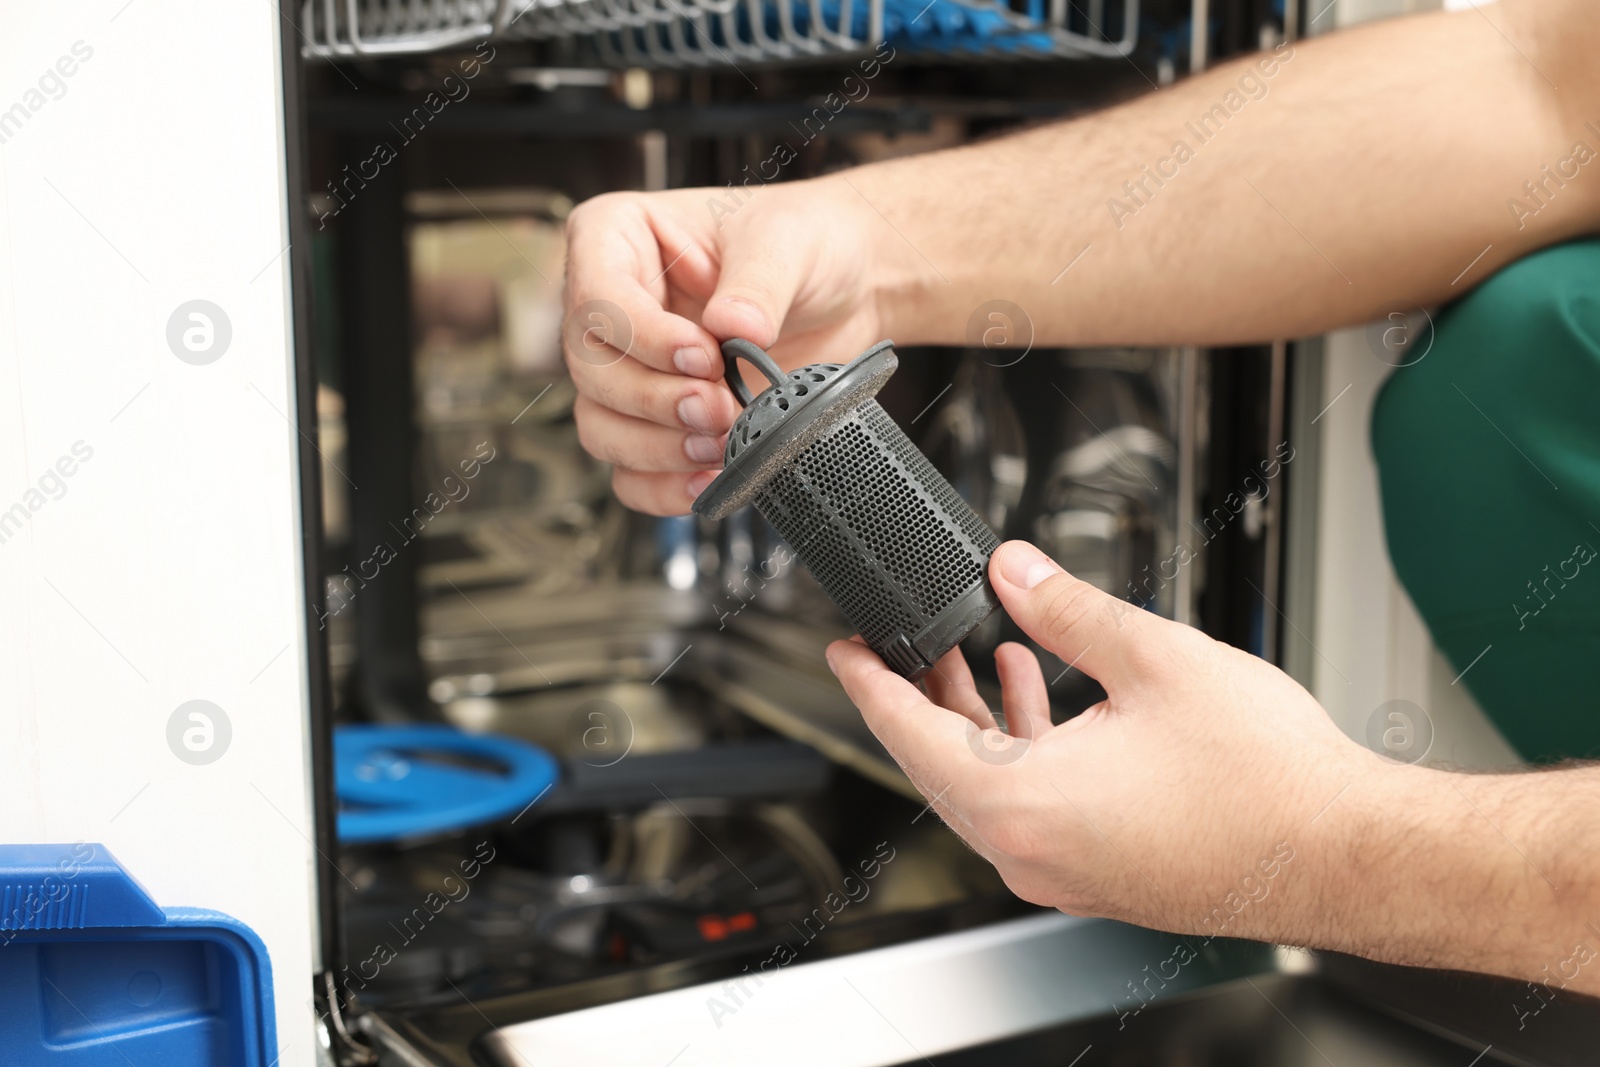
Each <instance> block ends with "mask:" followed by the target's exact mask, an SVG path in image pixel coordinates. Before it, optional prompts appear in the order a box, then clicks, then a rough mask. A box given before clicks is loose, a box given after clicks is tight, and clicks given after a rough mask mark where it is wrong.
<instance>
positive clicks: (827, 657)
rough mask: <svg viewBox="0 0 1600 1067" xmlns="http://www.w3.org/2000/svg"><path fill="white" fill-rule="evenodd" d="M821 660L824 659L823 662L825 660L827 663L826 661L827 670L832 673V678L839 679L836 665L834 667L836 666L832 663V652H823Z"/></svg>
mask: <svg viewBox="0 0 1600 1067" xmlns="http://www.w3.org/2000/svg"><path fill="white" fill-rule="evenodd" d="M822 658H823V659H825V660H827V661H828V669H829V670H830V671H832V672H833V676H834V677H835V678H837V677H839V668H838V666H837V665H836V664H835V663H834V662H833V653H832V652H831V651H829V652H824V653H823V654H822Z"/></svg>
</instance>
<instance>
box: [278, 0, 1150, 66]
mask: <svg viewBox="0 0 1600 1067" xmlns="http://www.w3.org/2000/svg"><path fill="white" fill-rule="evenodd" d="M299 29H300V32H301V34H302V36H303V37H304V39H305V41H306V44H305V45H304V46H303V48H302V50H303V51H304V53H305V54H306V55H307V56H309V57H313V58H320V59H342V58H350V57H359V56H389V55H411V54H418V53H423V52H433V51H438V50H440V49H446V48H452V47H456V46H460V45H465V44H470V43H473V42H476V41H481V40H485V39H489V38H495V39H501V40H532V41H573V42H576V43H579V44H580V45H582V46H584V48H585V49H586V50H587V52H588V54H589V56H590V58H592V59H593V61H594V62H597V63H599V64H601V65H604V66H610V67H717V66H722V67H741V66H743V65H744V64H747V63H748V64H774V63H783V62H789V61H798V60H806V59H818V58H838V57H846V56H850V55H856V54H865V53H871V52H873V51H875V50H877V49H879V48H880V47H881V46H882V45H884V44H887V45H888V46H890V47H891V48H893V49H894V50H895V51H896V52H899V51H901V50H905V51H908V52H911V53H914V54H921V55H941V56H946V57H949V58H963V57H965V58H972V59H996V58H1015V59H1023V58H1041V59H1043V58H1052V57H1066V58H1082V57H1090V56H1125V55H1127V54H1128V53H1130V52H1131V51H1132V50H1133V47H1134V45H1135V43H1136V42H1137V40H1138V29H1139V0H304V3H303V5H302V7H301V23H300V26H299ZM1113 33H1115V36H1113V35H1112V34H1113Z"/></svg>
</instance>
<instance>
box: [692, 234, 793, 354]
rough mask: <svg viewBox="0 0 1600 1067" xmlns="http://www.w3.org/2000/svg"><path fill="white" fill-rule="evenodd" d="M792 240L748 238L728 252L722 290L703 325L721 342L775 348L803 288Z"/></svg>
mask: <svg viewBox="0 0 1600 1067" xmlns="http://www.w3.org/2000/svg"><path fill="white" fill-rule="evenodd" d="M792 247H793V246H792V245H790V244H789V243H788V242H786V241H773V240H762V239H759V238H757V237H756V235H754V234H744V235H742V239H740V240H735V241H733V242H731V243H730V244H729V245H728V246H727V247H726V248H724V249H723V252H722V269H721V272H720V273H719V275H718V278H717V288H716V291H715V292H714V293H712V294H711V299H710V300H708V301H706V309H705V313H704V314H703V315H701V317H700V324H701V325H702V326H704V327H705V328H706V330H707V331H708V332H709V333H710V334H711V335H712V336H713V337H715V338H717V339H718V340H720V341H726V340H727V339H729V338H730V337H743V338H744V339H745V340H747V341H750V342H752V343H754V344H756V345H758V346H760V347H761V348H771V347H772V346H773V344H775V343H776V342H777V340H778V331H779V330H780V329H781V328H782V327H783V320H784V317H785V316H786V315H788V314H789V305H790V304H792V303H793V302H794V295H795V292H796V290H797V289H799V287H800V264H799V262H798V259H797V257H795V256H794V255H793V254H786V253H785V251H784V249H786V248H788V249H790V250H791V252H792Z"/></svg>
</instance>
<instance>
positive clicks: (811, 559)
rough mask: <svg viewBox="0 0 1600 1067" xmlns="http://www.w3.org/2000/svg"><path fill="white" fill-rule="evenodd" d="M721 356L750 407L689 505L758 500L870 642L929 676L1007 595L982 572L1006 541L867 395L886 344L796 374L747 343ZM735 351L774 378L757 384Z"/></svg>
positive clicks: (890, 359) (879, 382) (726, 508)
mask: <svg viewBox="0 0 1600 1067" xmlns="http://www.w3.org/2000/svg"><path fill="white" fill-rule="evenodd" d="M723 357H724V359H725V361H726V363H727V380H728V384H729V386H730V388H732V389H733V391H734V394H735V395H736V396H738V398H739V399H740V400H741V401H742V402H743V403H744V405H745V410H744V412H743V413H742V414H741V415H740V416H739V418H738V419H737V420H736V421H735V423H734V425H733V429H732V430H731V431H730V432H729V434H728V443H727V446H726V448H725V450H724V459H725V461H726V468H725V469H724V470H723V472H722V473H721V474H720V475H718V476H717V478H716V480H715V481H713V482H712V483H711V485H710V486H708V487H707V488H706V491H705V492H704V493H702V494H701V495H700V498H699V499H698V500H696V501H695V503H694V510H695V511H696V512H697V513H699V514H701V515H705V516H707V517H709V518H721V517H722V516H724V515H727V514H728V513H729V512H731V511H733V510H734V509H736V508H739V507H742V506H744V505H745V504H748V503H753V504H754V505H755V507H756V510H757V511H759V512H760V513H761V515H762V517H763V518H765V519H766V520H767V521H768V522H769V523H771V524H772V526H773V527H774V528H775V529H776V530H777V531H778V533H779V534H780V535H781V536H782V537H783V538H784V540H785V541H787V542H788V543H789V545H790V546H791V547H792V548H793V549H794V551H795V554H796V555H797V556H798V557H799V558H800V561H801V562H802V563H803V564H805V566H806V569H807V570H809V571H810V572H811V573H812V575H813V576H814V577H815V578H816V579H817V581H818V583H819V584H821V586H822V588H823V589H824V590H825V591H826V592H827V593H828V595H829V597H830V598H831V599H832V600H833V601H834V603H835V604H837V605H838V606H839V608H840V610H842V611H843V612H844V614H845V616H846V617H847V618H848V619H849V620H850V622H851V623H852V624H853V625H854V626H855V627H856V629H857V631H858V632H859V633H860V634H861V636H862V637H863V638H864V639H865V640H866V642H867V644H868V645H869V646H870V647H871V648H872V649H873V650H874V651H875V652H877V653H878V654H879V655H880V656H882V657H883V659H884V661H885V662H886V663H888V664H889V666H890V667H892V668H894V669H895V670H896V671H898V672H899V673H900V674H902V675H905V676H906V677H908V678H913V679H915V678H919V677H921V676H922V675H923V674H925V673H926V672H927V671H928V670H929V669H931V667H932V665H933V663H934V662H936V661H937V660H938V658H939V657H940V656H942V655H944V654H945V653H946V652H948V651H949V650H950V649H951V648H953V647H954V646H955V645H956V644H958V643H960V641H961V640H962V639H963V638H964V637H966V636H967V634H969V633H970V632H971V631H972V630H973V629H974V628H975V627H977V625H978V624H979V623H981V622H982V621H983V620H984V619H985V618H987V617H988V615H989V614H990V612H992V611H993V610H994V609H995V608H996V607H998V606H999V601H998V600H997V599H996V597H995V595H994V590H993V589H992V588H991V587H990V586H989V581H988V576H987V569H988V561H989V557H990V556H991V555H993V554H994V550H995V549H996V548H997V547H999V539H998V538H997V537H995V535H994V533H993V532H992V531H991V530H990V529H989V528H988V526H986V525H985V524H984V522H983V520H982V519H980V518H979V517H978V516H977V514H976V513H975V512H974V511H973V510H972V508H971V507H969V506H968V505H967V503H966V501H964V500H962V499H961V497H960V495H959V494H957V493H956V491H955V490H954V489H953V488H952V487H951V485H950V483H949V482H948V481H946V480H945V479H944V477H943V476H942V475H940V474H939V472H938V471H937V470H935V469H934V467H933V464H931V463H929V462H928V459H927V457H926V456H924V455H923V454H922V453H921V452H920V451H918V449H917V447H916V446H915V445H914V444H912V443H911V440H910V439H909V438H907V437H906V435H905V434H904V433H903V432H901V430H900V428H899V427H898V426H896V425H895V423H894V420H893V419H891V418H890V417H889V416H888V413H887V412H885V411H884V410H883V408H882V407H880V406H879V404H878V402H877V401H876V400H874V399H873V397H874V396H875V395H876V394H877V392H878V390H879V389H881V388H882V387H883V384H884V383H885V382H886V381H888V379H889V376H890V375H891V374H893V373H894V370H895V368H896V366H897V365H898V361H897V360H896V358H895V355H894V351H893V345H892V343H891V342H888V341H883V342H881V343H879V344H876V345H874V346H873V347H872V348H870V349H868V350H867V351H866V352H865V353H863V354H862V355H861V356H859V357H858V358H856V359H854V360H852V361H851V362H850V363H849V364H847V365H845V366H840V365H839V364H836V363H817V364H812V365H811V366H808V367H802V368H801V369H799V370H797V371H792V372H790V373H788V374H785V373H784V372H783V371H782V370H781V369H780V368H779V367H778V366H777V364H775V363H774V362H773V361H772V359H771V358H770V357H769V356H768V355H767V354H766V353H765V352H763V351H761V349H759V348H757V347H756V346H755V345H752V344H750V343H749V342H748V341H742V340H734V341H728V342H726V343H725V344H724V345H723ZM739 359H745V360H748V361H749V362H751V363H753V364H755V365H756V366H757V367H759V368H760V369H761V371H762V373H763V374H765V375H766V377H767V379H768V381H769V382H771V383H772V384H771V385H770V386H769V387H768V388H767V389H766V390H764V391H763V392H762V393H761V395H760V396H757V397H752V396H751V395H750V393H749V390H748V389H746V388H745V387H744V383H743V382H742V381H741V380H740V377H739V372H738V367H737V361H738V360H739Z"/></svg>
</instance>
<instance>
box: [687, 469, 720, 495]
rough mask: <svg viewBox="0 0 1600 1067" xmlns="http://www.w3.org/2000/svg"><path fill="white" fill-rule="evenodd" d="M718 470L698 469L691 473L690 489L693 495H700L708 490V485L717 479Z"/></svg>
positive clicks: (690, 493)
mask: <svg viewBox="0 0 1600 1067" xmlns="http://www.w3.org/2000/svg"><path fill="white" fill-rule="evenodd" d="M716 479H717V472H716V471H696V472H695V473H694V474H691V475H689V483H688V490H689V495H690V496H691V497H698V496H699V495H700V494H701V493H703V492H705V491H706V486H708V485H710V484H711V483H712V482H714V481H716Z"/></svg>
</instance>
